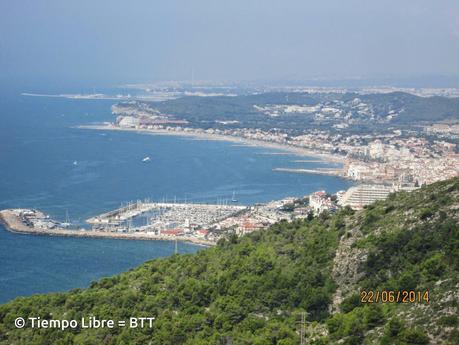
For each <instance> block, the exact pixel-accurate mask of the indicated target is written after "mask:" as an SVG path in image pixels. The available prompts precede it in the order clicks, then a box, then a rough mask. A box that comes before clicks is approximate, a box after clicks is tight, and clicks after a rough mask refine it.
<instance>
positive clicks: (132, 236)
mask: <svg viewBox="0 0 459 345" xmlns="http://www.w3.org/2000/svg"><path fill="white" fill-rule="evenodd" d="M0 223H1V224H3V225H4V226H5V229H6V230H7V231H9V232H12V233H16V234H29V235H37V236H61V237H81V238H105V239H119V240H144V241H170V242H172V241H176V240H177V241H179V242H186V243H190V244H194V245H199V246H203V247H211V246H214V245H216V243H214V242H211V241H208V240H204V239H198V238H189V237H184V236H174V237H171V236H158V235H148V234H147V233H113V232H105V231H96V230H83V229H82V230H70V229H62V228H58V229H36V228H31V227H28V226H26V225H24V224H23V223H22V222H21V221H20V219H19V218H18V216H16V215H15V214H14V212H13V211H12V209H6V210H1V211H0Z"/></svg>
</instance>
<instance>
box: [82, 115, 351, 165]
mask: <svg viewBox="0 0 459 345" xmlns="http://www.w3.org/2000/svg"><path fill="white" fill-rule="evenodd" d="M74 128H80V129H95V130H108V131H121V132H136V133H140V134H152V135H166V136H177V137H189V138H195V139H196V140H213V141H226V142H231V143H234V144H235V145H237V146H254V147H264V148H268V149H274V150H282V151H286V152H289V153H292V154H295V155H297V156H302V157H314V158H319V159H321V160H322V161H324V162H331V163H341V164H344V162H345V158H344V157H341V156H338V155H334V154H331V153H323V152H317V151H313V150H310V149H307V148H302V147H298V146H292V145H286V144H281V143H274V142H268V141H264V140H257V139H249V138H244V137H236V136H231V135H222V134H213V133H202V132H197V131H183V130H181V131H170V130H167V129H146V128H121V127H117V126H113V125H112V124H104V125H80V126H75V127H74Z"/></svg>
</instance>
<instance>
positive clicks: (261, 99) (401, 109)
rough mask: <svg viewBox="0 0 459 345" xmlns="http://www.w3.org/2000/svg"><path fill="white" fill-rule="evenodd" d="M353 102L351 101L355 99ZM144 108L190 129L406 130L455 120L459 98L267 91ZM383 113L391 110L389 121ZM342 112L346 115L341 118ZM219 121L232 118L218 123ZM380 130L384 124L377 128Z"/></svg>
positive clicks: (394, 93)
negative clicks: (344, 126)
mask: <svg viewBox="0 0 459 345" xmlns="http://www.w3.org/2000/svg"><path fill="white" fill-rule="evenodd" d="M356 101H357V104H356V103H355V102H356ZM288 105H290V106H291V105H298V106H317V107H318V108H317V110H315V111H312V110H309V111H308V112H303V113H302V112H301V111H300V112H298V113H297V112H284V113H282V112H281V116H277V115H276V116H267V115H266V114H265V113H263V112H260V111H258V110H257V109H256V108H255V107H256V106H258V107H260V106H261V107H270V106H271V107H272V106H280V107H281V108H282V106H288ZM150 106H152V107H153V108H155V109H157V110H159V111H160V112H162V113H164V114H173V115H175V116H176V117H177V118H179V119H183V120H187V121H189V126H190V127H199V128H205V129H207V128H220V129H227V128H230V127H231V128H259V129H262V130H270V129H272V128H277V129H281V130H284V131H286V132H287V133H290V134H295V133H301V132H302V131H304V130H308V129H311V128H322V129H327V128H330V127H332V125H333V124H338V123H341V122H343V121H344V119H345V117H346V118H347V119H348V120H349V119H351V120H352V121H350V122H349V124H350V125H351V126H350V129H352V128H354V127H355V128H354V130H355V129H358V130H359V131H371V130H372V129H374V128H375V126H376V127H378V128H379V126H380V125H381V124H384V126H386V127H387V124H390V125H391V126H392V127H394V128H399V127H400V128H411V127H413V126H412V125H413V124H416V126H417V125H420V124H428V123H438V122H443V121H449V122H457V121H458V120H459V98H446V97H439V96H437V97H419V96H415V95H412V94H409V93H404V92H391V93H382V94H381V93H378V94H363V95H362V94H357V93H353V92H348V93H299V92H290V93H287V92H269V93H261V94H253V95H240V96H235V97H226V96H217V97H196V96H189V97H182V98H178V99H173V100H168V101H164V102H156V103H151V104H150ZM330 107H332V108H336V109H339V110H340V111H341V113H342V114H341V116H339V117H336V116H335V114H333V115H326V114H325V115H324V114H322V115H321V116H320V121H315V120H317V118H316V116H314V115H317V114H319V113H321V111H320V110H319V109H323V108H330ZM389 114H395V116H394V117H393V118H391V119H389V118H388V115H389ZM345 115H346V116H345ZM216 119H217V120H219V121H222V120H224V121H236V122H235V123H233V124H231V126H228V125H222V124H221V123H218V122H216V121H215V120H216ZM382 128H384V127H382Z"/></svg>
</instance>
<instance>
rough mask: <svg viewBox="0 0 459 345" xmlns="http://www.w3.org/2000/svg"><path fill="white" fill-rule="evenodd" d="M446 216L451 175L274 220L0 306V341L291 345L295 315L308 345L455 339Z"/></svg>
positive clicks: (456, 194)
mask: <svg viewBox="0 0 459 345" xmlns="http://www.w3.org/2000/svg"><path fill="white" fill-rule="evenodd" d="M458 222H459V178H456V179H454V180H449V181H445V182H441V183H437V184H434V185H431V186H428V187H424V188H422V189H420V190H418V191H415V192H412V193H398V194H395V195H391V196H390V197H389V199H388V200H386V201H384V202H377V203H375V204H373V205H371V206H370V207H368V208H367V209H365V210H363V211H359V212H353V211H351V210H350V209H345V210H342V211H340V212H339V213H337V214H335V215H327V214H323V215H321V216H320V217H318V218H315V219H311V220H302V221H295V222H292V223H286V222H281V223H278V224H275V225H273V226H272V227H271V228H270V229H269V230H266V231H262V232H255V233H252V234H251V235H249V236H245V237H242V238H236V237H231V238H229V239H227V240H224V241H220V242H219V244H218V245H217V246H216V247H213V248H209V249H205V250H201V251H200V252H198V253H196V254H193V255H175V256H173V257H170V258H166V259H156V260H152V261H149V262H147V263H145V264H143V265H141V266H140V267H138V268H136V269H134V270H131V271H129V272H126V273H123V274H120V275H117V276H114V277H111V278H105V279H102V280H100V281H98V282H95V283H93V284H92V285H91V287H90V288H88V289H83V290H80V289H77V290H73V291H70V292H68V293H54V294H48V295H37V296H32V297H27V298H18V299H16V300H14V301H13V302H11V303H8V304H5V305H2V306H0V343H1V344H161V345H163V344H171V345H172V344H173V345H176V344H227V343H228V344H229V343H232V344H299V343H300V332H299V331H300V327H301V325H300V323H299V321H300V315H301V313H302V312H307V322H306V326H305V330H306V337H307V338H308V340H309V343H313V344H335V343H344V344H362V343H363V344H429V343H431V344H437V343H445V344H458V343H459V329H458V317H457V315H458V302H459V296H458V291H459V279H458V278H459V226H458ZM95 264H96V263H95ZM361 289H365V290H374V291H378V290H379V291H383V290H391V291H394V292H395V293H397V292H398V291H402V290H420V291H422V292H425V291H426V290H428V295H429V301H428V302H427V301H426V300H425V299H422V300H421V301H416V302H413V303H410V302H407V303H401V302H399V303H396V302H393V303H389V302H388V303H381V302H380V301H379V302H374V303H362V302H361V298H360V297H361V295H360V291H361ZM422 296H424V294H423V295H422ZM18 316H21V317H24V318H27V317H29V316H34V317H37V316H39V317H41V318H42V319H81V317H89V316H96V317H98V318H100V319H114V320H126V319H128V318H129V317H131V316H135V317H142V316H145V317H151V316H152V317H155V318H156V319H155V321H154V322H153V327H152V328H149V327H147V328H143V329H140V328H137V329H129V327H120V328H119V327H115V328H114V329H107V328H101V329H80V328H78V329H75V330H66V331H61V330H58V329H31V328H30V327H27V326H26V327H25V328H23V329H16V328H15V327H14V320H15V319H16V318H17V317H18Z"/></svg>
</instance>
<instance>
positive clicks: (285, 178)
mask: <svg viewBox="0 0 459 345" xmlns="http://www.w3.org/2000/svg"><path fill="white" fill-rule="evenodd" d="M22 91H24V92H27V91H28V90H22ZM113 103H114V101H111V100H72V99H65V98H50V97H31V96H21V95H20V92H19V91H15V92H11V91H9V92H5V93H4V94H3V95H2V97H1V98H0V121H1V122H0V209H4V208H22V207H23V208H37V209H40V210H42V211H44V212H46V213H49V214H50V215H51V217H53V218H55V219H58V220H64V219H65V216H66V212H68V215H69V217H70V220H71V221H72V222H73V223H78V224H80V225H84V220H85V219H87V218H89V217H91V216H94V215H96V214H98V213H101V212H104V211H108V210H110V209H113V208H116V207H118V206H119V205H120V204H121V203H123V202H127V201H131V200H137V199H144V198H151V199H153V200H166V199H167V200H173V199H174V198H176V199H177V200H185V199H186V200H187V201H195V202H217V200H221V199H230V198H231V197H232V194H233V191H234V192H235V194H236V197H237V199H238V200H239V202H240V203H241V204H252V203H257V202H266V201H269V200H273V199H279V198H283V197H286V196H303V195H306V194H308V193H311V192H313V191H316V190H319V189H326V190H327V191H330V192H336V191H338V190H342V189H346V188H348V187H349V182H347V181H345V180H343V179H341V178H338V177H332V176H321V175H305V174H289V173H279V172H273V171H272V169H273V168H277V167H297V168H315V167H319V166H320V167H328V166H330V165H329V164H326V163H298V162H294V161H295V160H298V159H305V157H301V158H299V157H296V156H294V155H273V154H270V153H272V152H273V151H272V150H271V151H269V150H267V149H266V148H257V147H247V146H237V145H234V144H233V143H230V142H221V141H203V140H194V139H192V138H185V137H173V136H155V135H147V134H137V133H123V132H110V131H96V130H89V129H78V128H75V126H78V125H82V124H90V123H97V122H103V121H112V120H113V116H112V114H111V110H110V107H111V105H112V104H113ZM146 156H149V157H150V158H151V161H150V162H148V163H145V162H142V158H144V157H146ZM313 159H314V158H313ZM331 166H333V165H331ZM200 249H202V248H201V247H197V246H194V245H190V244H185V243H181V244H179V252H180V253H193V252H195V251H197V250H200ZM173 252H174V244H173V243H171V242H167V241H164V242H163V241H161V242H159V241H158V242H155V241H127V240H109V239H85V238H59V237H47V236H33V235H23V234H14V233H10V232H8V231H6V230H5V229H4V228H3V227H2V226H1V225H0V303H3V302H7V301H9V300H11V299H13V298H15V297H17V296H27V295H31V294H35V293H45V292H50V291H65V290H69V289H72V288H77V287H86V286H88V285H89V284H90V282H91V281H94V280H97V279H100V278H102V277H105V276H110V275H114V274H116V273H119V272H122V271H126V270H128V269H130V268H133V267H135V266H136V265H139V264H140V263H142V262H145V261H147V260H150V259H153V258H157V257H164V256H168V255H171V254H172V253H173Z"/></svg>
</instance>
